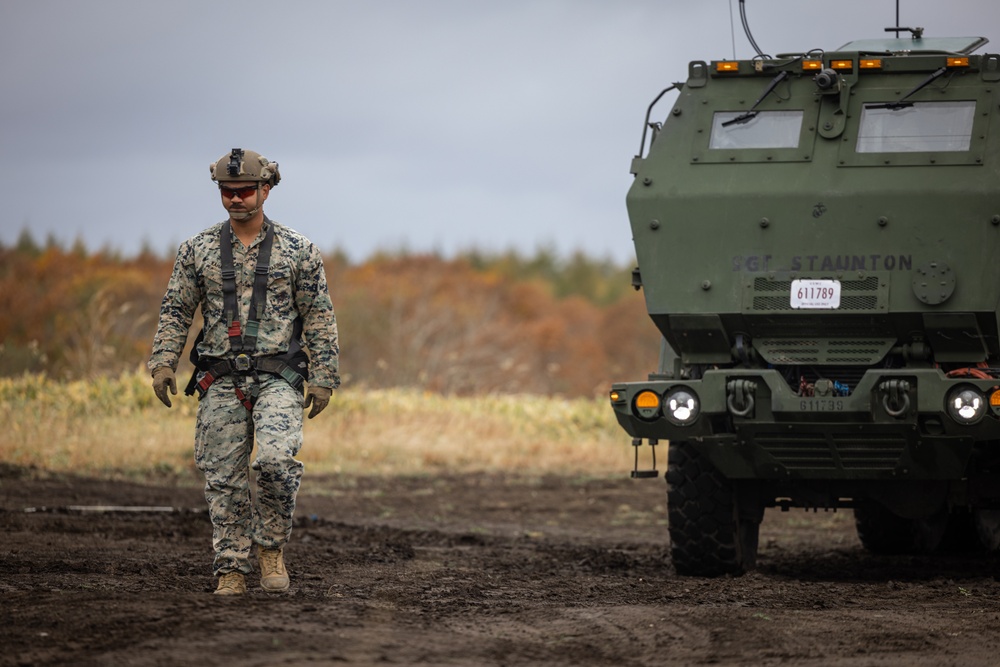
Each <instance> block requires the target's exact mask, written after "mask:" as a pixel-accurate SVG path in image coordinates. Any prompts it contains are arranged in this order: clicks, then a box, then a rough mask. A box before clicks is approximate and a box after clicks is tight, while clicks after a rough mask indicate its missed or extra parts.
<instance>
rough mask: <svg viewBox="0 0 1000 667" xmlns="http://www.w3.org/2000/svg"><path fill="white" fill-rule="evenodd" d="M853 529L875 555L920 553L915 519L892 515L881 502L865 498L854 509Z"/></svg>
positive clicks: (863, 544)
mask: <svg viewBox="0 0 1000 667" xmlns="http://www.w3.org/2000/svg"><path fill="white" fill-rule="evenodd" d="M854 526H855V528H856V529H857V531H858V539H859V540H861V545H862V546H863V547H864V548H865V549H867V550H868V551H870V552H872V553H873V554H909V553H914V552H915V551H917V540H916V535H915V534H914V525H913V519H904V518H903V517H901V516H897V515H896V514H893V513H892V512H890V511H889V510H888V508H886V506H885V505H883V504H882V503H880V502H877V501H875V500H871V499H870V498H865V499H862V500H859V501H858V503H857V505H856V506H855V507H854Z"/></svg>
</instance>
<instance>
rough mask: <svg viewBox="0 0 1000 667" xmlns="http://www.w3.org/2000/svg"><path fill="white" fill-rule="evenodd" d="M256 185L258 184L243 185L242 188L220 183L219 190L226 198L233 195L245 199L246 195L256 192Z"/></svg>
mask: <svg viewBox="0 0 1000 667" xmlns="http://www.w3.org/2000/svg"><path fill="white" fill-rule="evenodd" d="M257 187H258V186H256V185H244V186H243V187H242V188H230V187H228V186H225V185H220V186H219V192H221V193H222V196H223V197H225V198H226V199H232V198H233V197H239V198H240V199H246V198H247V197H250V196H252V195H254V194H256V192H257Z"/></svg>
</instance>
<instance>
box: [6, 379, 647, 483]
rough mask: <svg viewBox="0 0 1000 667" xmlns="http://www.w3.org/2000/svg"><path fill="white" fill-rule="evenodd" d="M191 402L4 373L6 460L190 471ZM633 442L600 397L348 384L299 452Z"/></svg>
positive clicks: (476, 460)
mask: <svg viewBox="0 0 1000 667" xmlns="http://www.w3.org/2000/svg"><path fill="white" fill-rule="evenodd" d="M196 406H197V402H196V401H195V399H193V398H188V397H184V396H178V397H176V399H175V400H174V407H173V409H171V410H167V409H165V408H164V407H163V406H162V405H160V403H159V401H157V400H156V398H155V396H154V395H153V392H152V389H151V387H150V383H149V378H148V376H147V375H146V374H145V373H135V374H128V375H123V376H122V377H120V378H117V379H100V380H95V381H90V382H83V381H80V382H58V381H55V380H52V379H48V378H45V377H41V378H40V377H37V376H25V377H23V378H6V379H0V415H2V419H0V424H2V426H0V461H2V462H4V463H7V464H13V465H19V466H34V467H37V468H40V469H43V470H48V471H55V472H77V473H81V474H90V475H99V476H138V477H145V476H158V475H164V474H169V475H181V476H187V475H188V474H192V475H193V474H194V467H193V463H192V453H191V450H192V442H193V438H194V418H195V410H196ZM629 442H630V441H629V438H628V437H627V436H626V434H625V433H624V431H622V430H621V429H619V428H618V426H617V424H616V423H615V420H614V416H613V414H612V411H611V408H610V407H609V406H608V404H607V402H606V401H603V400H583V399H575V400H565V399H560V398H550V397H542V396H527V395H525V396H476V397H445V396H441V395H437V394H430V393H423V392H419V391H415V390H378V391H375V390H372V391H364V390H359V389H342V390H340V391H338V392H335V394H334V397H333V400H332V401H331V403H330V407H329V408H327V410H326V412H324V413H323V414H322V415H320V416H319V417H317V418H316V419H314V420H306V429H305V446H304V447H303V450H302V452H301V454H300V457H299V458H300V459H302V460H303V461H305V463H306V466H307V470H309V471H310V472H343V473H349V474H358V473H361V474H422V473H431V472H435V471H442V470H449V471H455V472H459V471H461V472H469V471H478V470H509V471H516V472H522V473H530V474H545V473H550V472H558V473H561V474H579V475H596V476H605V475H619V474H624V473H625V471H627V470H628V469H629V468H630V467H631V464H632V460H631V456H632V448H631V446H630V445H629Z"/></svg>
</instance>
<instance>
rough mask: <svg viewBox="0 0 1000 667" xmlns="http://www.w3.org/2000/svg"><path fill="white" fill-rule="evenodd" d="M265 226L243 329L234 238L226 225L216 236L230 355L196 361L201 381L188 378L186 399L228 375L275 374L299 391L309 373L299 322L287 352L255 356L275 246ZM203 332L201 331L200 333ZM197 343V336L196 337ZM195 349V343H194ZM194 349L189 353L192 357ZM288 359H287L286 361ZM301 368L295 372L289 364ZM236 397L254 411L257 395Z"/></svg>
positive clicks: (271, 225) (271, 231)
mask: <svg viewBox="0 0 1000 667" xmlns="http://www.w3.org/2000/svg"><path fill="white" fill-rule="evenodd" d="M264 222H265V223H266V224H267V231H266V232H265V233H264V240H263V241H262V242H261V244H260V249H259V251H258V253H257V266H256V268H254V279H253V295H252V296H251V297H250V312H249V314H248V316H247V323H246V330H245V331H244V330H243V329H242V327H241V326H240V307H239V300H238V298H237V295H236V267H235V263H234V262H233V239H232V231H231V228H230V225H229V224H225V223H224V224H223V225H222V231H221V233H220V237H219V243H220V249H221V251H222V298H223V308H224V314H225V318H226V323H227V325H228V333H229V348H230V350H231V352H232V354H233V356H232V358H230V359H218V358H204V359H199V360H198V361H197V363H196V366H197V368H198V369H199V370H202V371H204V372H205V373H204V375H203V376H202V378H201V380H196V375H197V371H196V373H195V375H192V376H191V381H190V382H188V386H187V389H185V392H184V393H186V394H187V395H188V396H190V395H192V394H193V393H194V392H195V389H197V390H198V395H199V397H203V396H204V395H205V393H206V392H207V391H208V388H209V387H210V386H212V383H213V382H215V381H216V380H218V379H219V378H221V377H223V376H226V375H230V374H236V375H246V374H248V373H251V372H252V373H254V374H256V373H257V371H261V372H263V373H270V374H272V375H278V376H280V377H282V378H284V379H285V381H287V382H288V383H289V384H290V385H292V387H294V388H295V389H297V390H298V391H302V388H303V386H304V385H305V379H306V376H307V374H308V370H305V368H306V364H305V353H304V352H303V351H302V348H301V345H300V344H299V338H300V336H301V335H302V322H301V320H298V319H296V321H295V326H294V327H293V334H292V339H293V340H292V341H291V344H290V346H289V351H288V353H287V354H285V355H278V356H271V357H256V358H255V357H254V356H253V354H254V352H255V351H256V349H257V332H258V329H259V327H260V321H261V320H262V319H263V318H264V306H265V305H266V304H267V276H268V273H269V272H270V270H271V248H272V246H273V245H274V223H272V222H271V221H270V220H268V219H267V217H265V218H264ZM202 333H204V332H202ZM199 340H200V335H199ZM196 348H197V342H196ZM195 351H196V350H192V354H194V352H195ZM286 357H287V359H286ZM290 364H295V365H296V366H298V367H300V368H303V371H297V370H295V368H293V366H292V365H290ZM236 396H237V398H238V399H239V400H240V402H241V403H243V405H244V407H246V409H247V410H253V405H254V402H255V401H256V398H257V397H256V395H251V396H249V397H248V396H246V395H245V394H244V393H243V391H241V390H240V388H239V387H237V388H236Z"/></svg>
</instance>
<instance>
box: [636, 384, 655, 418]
mask: <svg viewBox="0 0 1000 667" xmlns="http://www.w3.org/2000/svg"><path fill="white" fill-rule="evenodd" d="M632 407H633V408H634V410H635V414H636V416H637V417H639V419H645V420H647V421H653V420H654V419H656V418H657V417H659V416H660V395H659V394H657V393H656V392H655V391H650V390H649V389H646V390H644V391H640V392H639V393H638V394H637V395H636V397H635V400H634V401H633V402H632Z"/></svg>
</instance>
